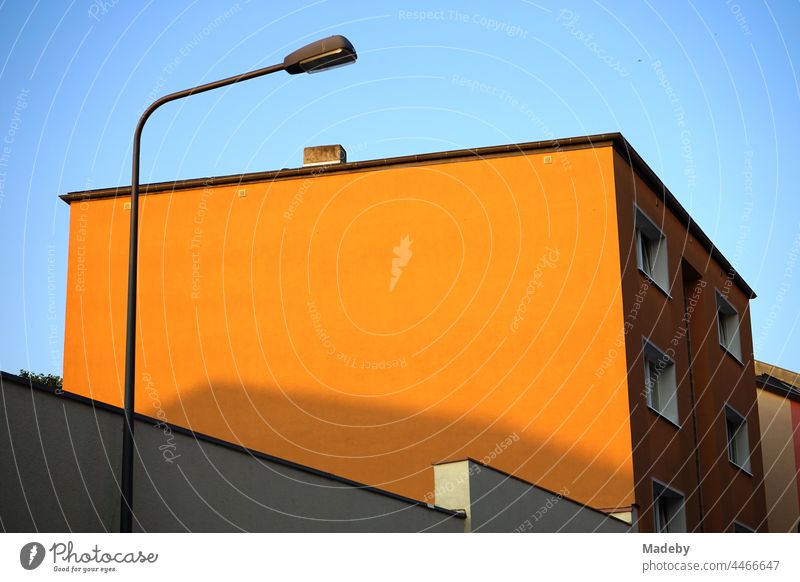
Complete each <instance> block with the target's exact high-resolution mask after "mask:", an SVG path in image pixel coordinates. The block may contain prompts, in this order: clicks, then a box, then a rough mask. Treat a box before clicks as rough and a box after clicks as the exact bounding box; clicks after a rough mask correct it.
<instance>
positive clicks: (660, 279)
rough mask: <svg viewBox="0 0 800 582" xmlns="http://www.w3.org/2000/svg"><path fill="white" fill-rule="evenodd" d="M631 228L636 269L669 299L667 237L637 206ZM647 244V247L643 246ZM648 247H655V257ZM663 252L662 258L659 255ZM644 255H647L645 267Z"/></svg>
mask: <svg viewBox="0 0 800 582" xmlns="http://www.w3.org/2000/svg"><path fill="white" fill-rule="evenodd" d="M633 226H634V244H635V246H636V267H637V268H638V269H639V272H641V273H642V274H643V275H644V276H645V277H647V279H648V280H650V281H652V282H653V284H654V285H655V286H656V287H658V288H659V289H660V290H661V291H662V292H663V293H664V294H665V295H666V296H667V298H669V299H672V295H671V294H670V288H671V287H672V286H671V284H670V271H669V248H668V246H669V245H668V244H667V235H666V234H664V231H663V230H662V229H661V228H659V226H658V225H657V224H656V223H655V221H653V219H651V218H650V217H649V216H648V215H647V213H645V211H644V210H642V209H641V208H640V207H639V206H638V205H637V204H634V205H633ZM644 242H647V245H645V244H643V243H644ZM648 246H650V247H652V246H656V247H657V248H656V251H655V256H652V255H651V253H650V252H649V250H647V251H646V250H645V249H648ZM661 252H663V253H664V254H663V257H661V255H660V253H661ZM644 255H647V263H649V264H648V265H645V258H644Z"/></svg>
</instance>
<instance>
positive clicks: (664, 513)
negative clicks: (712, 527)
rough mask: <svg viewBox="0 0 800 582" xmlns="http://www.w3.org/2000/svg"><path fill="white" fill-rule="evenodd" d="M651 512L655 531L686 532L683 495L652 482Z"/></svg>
mask: <svg viewBox="0 0 800 582" xmlns="http://www.w3.org/2000/svg"><path fill="white" fill-rule="evenodd" d="M653 511H654V513H655V526H656V528H655V529H656V531H657V532H659V533H676V532H685V531H686V514H685V512H684V507H683V495H681V494H680V493H678V492H677V491H674V490H673V489H670V488H669V487H667V486H666V485H664V484H662V483H659V482H658V481H653Z"/></svg>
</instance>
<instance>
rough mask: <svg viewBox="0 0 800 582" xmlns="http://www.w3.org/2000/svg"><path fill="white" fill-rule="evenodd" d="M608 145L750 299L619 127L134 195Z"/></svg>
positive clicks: (88, 196)
mask: <svg viewBox="0 0 800 582" xmlns="http://www.w3.org/2000/svg"><path fill="white" fill-rule="evenodd" d="M606 146H613V147H614V148H615V150H616V151H617V152H618V153H619V154H620V155H621V156H622V158H623V159H625V161H627V162H628V164H629V165H630V166H631V167H632V168H633V169H634V170H635V171H636V172H638V173H639V175H640V176H641V177H642V178H643V179H644V180H645V182H646V183H647V184H648V185H649V186H650V187H651V188H652V189H653V191H654V192H655V193H656V194H657V195H659V196H661V198H662V199H663V200H664V203H665V204H666V205H667V207H668V208H669V209H670V210H671V211H672V212H673V213H675V215H676V216H677V217H678V219H679V220H680V221H681V222H682V223H683V224H684V226H686V228H687V229H688V230H689V232H690V233H691V234H692V235H693V236H694V237H695V239H696V240H698V241H699V242H700V244H702V245H703V247H704V248H705V249H706V250H707V251H708V252H709V253H710V254H711V256H712V258H714V259H715V260H716V261H717V262H718V263H719V264H720V265H721V266H722V268H723V269H724V270H725V272H726V273H728V276H729V277H731V279H732V280H733V281H734V282H735V283H736V284H737V286H738V287H739V288H740V289H741V290H742V291H744V292H745V293H746V294H747V296H748V298H750V299H755V298H756V293H755V291H753V289H752V288H751V287H750V285H748V284H747V282H746V281H745V280H744V278H743V277H742V276H741V275H740V274H739V273H738V272H737V271H736V269H734V267H733V265H731V263H730V262H729V261H728V260H727V259H726V258H725V256H724V255H723V254H722V253H721V252H720V251H719V250H718V249H717V247H716V246H715V245H714V243H713V242H712V241H711V239H710V238H709V237H708V235H706V233H705V232H703V230H702V229H701V228H700V227H699V226H698V224H697V223H696V222H695V221H694V219H693V218H692V217H691V216H690V215H689V213H688V212H687V211H686V209H685V208H684V207H683V206H682V205H681V203H680V202H678V199H677V198H675V196H674V195H673V194H672V192H670V190H669V188H667V186H666V185H665V184H664V182H663V181H662V180H661V178H659V177H658V175H657V174H656V173H655V172H654V171H653V169H652V168H650V166H648V165H647V163H646V162H645V161H644V159H643V158H642V157H641V156H640V155H639V154H638V153H637V152H636V150H634V149H633V147H632V146H631V145H630V143H629V142H628V140H627V139H625V137H624V136H623V135H622V134H621V133H620V132H610V133H599V134H594V135H584V136H575V137H567V138H563V139H550V140H542V141H530V142H522V143H513V144H505V145H495V146H485V147H479V148H466V149H458V150H446V151H441V152H431V153H427V154H414V155H410V156H398V157H392V158H376V159H373V160H364V161H359V162H347V163H343V164H332V165H328V166H313V167H302V168H282V169H280V170H270V171H265V172H252V173H245V174H229V175H226V176H208V177H205V178H191V179H188V180H174V181H169V182H154V183H150V184H142V185H140V187H139V193H140V195H147V194H156V193H159V192H175V191H179V190H192V189H197V188H211V187H217V186H229V185H243V184H251V183H254V182H268V181H273V182H274V181H278V180H288V179H293V178H303V177H317V176H322V175H329V174H339V173H346V172H357V171H365V170H371V169H376V168H384V167H394V166H408V165H416V164H426V163H436V162H445V161H456V160H469V159H476V158H477V159H484V158H493V157H502V156H508V155H520V154H525V153H527V152H534V151H537V152H547V151H567V150H574V149H584V148H597V147H606ZM130 193H131V187H130V186H118V187H112V188H99V189H93V190H79V191H75V192H68V193H67V194H61V195H60V196H59V198H61V199H62V200H63V201H64V202H66V203H67V204H71V203H72V202H76V201H78V202H83V201H87V200H94V199H100V198H116V197H118V196H130Z"/></svg>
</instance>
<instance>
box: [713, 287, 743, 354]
mask: <svg viewBox="0 0 800 582" xmlns="http://www.w3.org/2000/svg"><path fill="white" fill-rule="evenodd" d="M717 331H719V344H720V345H721V346H722V347H723V348H725V349H726V350H727V351H728V353H730V354H731V355H732V356H733V357H735V358H736V359H737V360H739V361H740V362H741V361H742V343H741V341H740V339H739V314H738V313H737V312H736V309H735V308H734V307H733V305H731V304H730V302H729V301H728V300H727V299H725V297H724V296H723V295H722V293H720V292H719V291H717Z"/></svg>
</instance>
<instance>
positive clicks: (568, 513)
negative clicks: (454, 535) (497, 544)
mask: <svg viewBox="0 0 800 582" xmlns="http://www.w3.org/2000/svg"><path fill="white" fill-rule="evenodd" d="M469 485H470V494H471V498H472V507H471V519H472V531H477V532H509V531H510V532H514V531H519V532H540V533H541V532H548V533H549V532H606V533H613V532H619V533H623V532H627V531H628V530H629V529H630V525H629V524H627V523H625V522H623V521H620V520H618V519H615V518H612V517H609V516H607V515H606V514H604V513H602V512H600V511H597V510H595V509H592V508H589V507H586V506H585V505H581V504H580V503H577V502H575V501H573V500H571V499H569V492H567V491H562V492H550V491H547V490H545V489H541V488H539V487H536V486H534V485H530V484H529V483H526V482H524V481H520V480H518V479H516V478H514V477H510V476H508V475H505V474H503V473H499V472H497V471H494V470H493V469H490V468H488V467H483V466H480V470H477V471H472V472H471V475H470V484H469Z"/></svg>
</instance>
